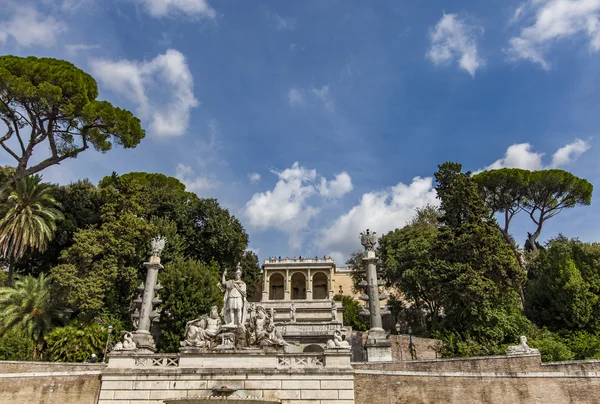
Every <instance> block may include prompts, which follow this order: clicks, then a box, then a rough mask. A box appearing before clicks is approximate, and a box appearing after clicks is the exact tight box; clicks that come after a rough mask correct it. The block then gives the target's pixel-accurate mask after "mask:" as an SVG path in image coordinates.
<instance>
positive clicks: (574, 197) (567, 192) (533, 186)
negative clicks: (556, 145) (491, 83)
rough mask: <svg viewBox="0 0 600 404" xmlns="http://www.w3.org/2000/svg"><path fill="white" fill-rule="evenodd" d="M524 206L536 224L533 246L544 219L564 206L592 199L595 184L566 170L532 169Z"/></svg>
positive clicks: (530, 239) (531, 243) (570, 206)
mask: <svg viewBox="0 0 600 404" xmlns="http://www.w3.org/2000/svg"><path fill="white" fill-rule="evenodd" d="M530 178H531V179H530V182H529V185H528V192H527V199H526V200H525V203H524V208H523V209H524V210H525V211H526V212H527V213H528V214H529V217H531V220H533V223H535V225H536V229H535V231H534V232H533V233H531V234H530V235H529V237H528V241H529V243H530V245H531V248H532V249H533V250H536V249H537V247H536V241H537V239H538V237H539V236H540V234H541V233H542V227H543V225H544V223H545V222H546V221H547V220H548V219H550V218H552V217H554V216H556V215H558V214H559V213H560V212H561V211H562V210H563V209H568V208H574V207H575V206H578V205H589V204H590V203H591V202H592V192H593V190H594V187H593V185H592V184H590V183H589V182H588V181H586V180H584V179H582V178H578V177H576V176H574V175H573V174H571V173H569V172H566V171H563V170H540V171H534V172H532V173H531V177H530Z"/></svg>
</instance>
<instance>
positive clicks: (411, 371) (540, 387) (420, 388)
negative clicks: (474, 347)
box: [354, 355, 600, 404]
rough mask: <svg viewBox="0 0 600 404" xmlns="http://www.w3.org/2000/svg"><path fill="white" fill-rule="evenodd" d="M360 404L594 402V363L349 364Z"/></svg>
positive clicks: (524, 359) (599, 374)
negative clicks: (351, 366) (352, 371)
mask: <svg viewBox="0 0 600 404" xmlns="http://www.w3.org/2000/svg"><path fill="white" fill-rule="evenodd" d="M354 370H355V378H354V381H355V386H354V388H355V400H356V403H357V404H363V403H431V404H437V403H440V404H454V403H456V404H459V403H460V404H475V403H477V404H479V403H494V404H504V403H506V404H519V403H523V404H525V403H527V404H538V403H539V404H547V403H578V404H579V403H581V404H586V403H590V404H591V403H598V402H599V398H598V397H600V361H578V362H563V363H550V364H542V363H541V360H540V357H539V356H538V355H528V356H520V357H506V356H497V357H484V358H460V359H438V360H433V361H412V362H394V363H378V364H367V363H365V364H354Z"/></svg>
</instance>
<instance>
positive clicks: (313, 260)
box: [264, 257, 334, 264]
mask: <svg viewBox="0 0 600 404" xmlns="http://www.w3.org/2000/svg"><path fill="white" fill-rule="evenodd" d="M299 262H302V263H306V264H325V263H327V264H331V263H333V262H334V261H333V258H331V257H327V258H305V257H302V258H267V259H265V261H264V263H265V264H292V263H299Z"/></svg>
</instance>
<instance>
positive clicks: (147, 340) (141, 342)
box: [133, 330, 156, 353]
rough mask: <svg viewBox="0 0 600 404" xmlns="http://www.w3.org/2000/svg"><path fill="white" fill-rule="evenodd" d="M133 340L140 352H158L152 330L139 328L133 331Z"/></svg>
mask: <svg viewBox="0 0 600 404" xmlns="http://www.w3.org/2000/svg"><path fill="white" fill-rule="evenodd" d="M133 341H134V342H135V344H136V346H137V349H138V351H139V352H140V353H152V352H156V344H155V343H154V338H153V337H152V334H150V331H145V330H138V331H134V332H133Z"/></svg>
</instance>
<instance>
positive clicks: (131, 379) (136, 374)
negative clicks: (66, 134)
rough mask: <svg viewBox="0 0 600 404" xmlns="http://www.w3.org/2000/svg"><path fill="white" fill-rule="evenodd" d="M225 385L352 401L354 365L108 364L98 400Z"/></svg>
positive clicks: (158, 399)
mask: <svg viewBox="0 0 600 404" xmlns="http://www.w3.org/2000/svg"><path fill="white" fill-rule="evenodd" d="M223 386H226V387H228V388H233V389H236V390H237V391H236V393H235V394H236V395H240V396H242V397H247V396H252V397H257V398H274V399H280V400H281V402H282V404H309V403H312V404H353V403H354V381H353V374H352V370H351V369H349V370H346V371H337V370H325V369H311V370H309V369H305V370H303V369H296V370H287V371H286V370H276V369H266V370H263V371H261V370H259V369H256V370H239V369H235V370H233V369H230V370H217V369H181V368H180V369H160V370H159V369H140V370H136V369H114V370H111V369H108V370H107V372H105V373H104V375H103V376H102V389H101V393H100V400H99V403H98V404H137V403H144V404H162V403H163V400H164V399H166V398H180V397H193V396H210V395H211V394H212V393H213V392H212V389H214V388H220V387H223Z"/></svg>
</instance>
